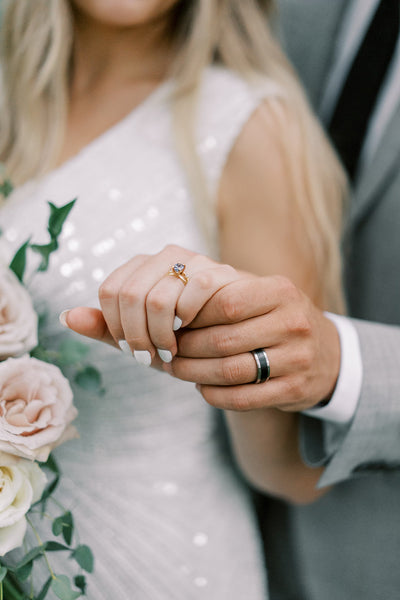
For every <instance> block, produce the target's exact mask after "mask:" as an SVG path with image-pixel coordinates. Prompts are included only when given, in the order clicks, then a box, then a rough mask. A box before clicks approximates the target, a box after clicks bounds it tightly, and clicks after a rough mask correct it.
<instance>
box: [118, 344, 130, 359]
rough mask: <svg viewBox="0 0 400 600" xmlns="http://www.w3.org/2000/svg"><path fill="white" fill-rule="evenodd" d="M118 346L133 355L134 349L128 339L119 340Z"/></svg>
mask: <svg viewBox="0 0 400 600" xmlns="http://www.w3.org/2000/svg"><path fill="white" fill-rule="evenodd" d="M118 346H119V347H120V348H121V350H122V352H124V353H125V354H129V356H132V350H131V349H130V346H129V344H128V342H127V341H126V340H119V342H118Z"/></svg>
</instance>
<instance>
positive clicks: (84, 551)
mask: <svg viewBox="0 0 400 600" xmlns="http://www.w3.org/2000/svg"><path fill="white" fill-rule="evenodd" d="M71 558H74V559H75V560H76V562H77V563H78V565H79V566H80V567H82V569H83V570H84V571H87V572H88V573H93V567H94V559H93V554H92V551H91V549H90V548H89V546H85V545H84V544H82V545H80V546H78V547H77V548H75V550H74V551H73V552H72V554H71Z"/></svg>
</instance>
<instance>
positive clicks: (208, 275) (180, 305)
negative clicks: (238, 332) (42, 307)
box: [61, 245, 240, 365]
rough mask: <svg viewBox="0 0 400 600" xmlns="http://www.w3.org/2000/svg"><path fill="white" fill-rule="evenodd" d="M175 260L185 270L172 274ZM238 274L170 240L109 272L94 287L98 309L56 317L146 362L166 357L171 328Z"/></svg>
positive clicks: (171, 346)
mask: <svg viewBox="0 0 400 600" xmlns="http://www.w3.org/2000/svg"><path fill="white" fill-rule="evenodd" d="M178 264H182V265H184V270H183V271H182V272H180V273H179V268H178V267H177V270H178V273H175V271H173V272H174V276H171V273H170V271H171V270H173V267H174V265H178ZM186 278H187V279H186ZM237 279H240V274H239V273H238V272H237V271H235V269H233V267H230V266H229V265H221V264H219V263H216V262H214V261H213V260H211V259H210V258H207V257H206V256H203V255H200V254H196V253H194V252H191V251H190V250H186V249H184V248H181V247H179V246H173V245H171V246H167V247H166V248H164V249H163V250H162V251H161V252H159V253H158V254H156V255H154V256H148V255H139V256H135V257H134V258H133V259H132V260H130V261H128V262H127V263H125V264H124V265H122V266H121V267H119V268H118V269H116V270H115V271H114V272H113V273H111V275H109V277H107V279H106V280H105V281H104V282H103V283H102V284H101V286H100V289H99V300H100V305H101V311H100V310H97V309H93V308H85V307H79V308H74V309H71V310H69V311H65V312H64V313H62V316H61V321H62V323H63V324H64V325H66V326H67V327H69V328H70V329H73V330H74V331H76V332H77V333H80V334H81V335H85V336H87V337H91V338H94V339H97V340H100V341H103V342H106V343H109V344H111V345H113V346H116V347H118V346H119V347H120V348H121V349H123V350H124V351H129V352H132V353H133V354H134V356H135V358H136V359H137V361H138V362H140V363H141V364H144V365H150V364H151V363H152V361H153V360H154V358H155V357H156V353H158V355H159V357H160V358H161V360H163V361H164V362H170V361H171V360H172V358H173V357H174V356H175V354H176V352H177V343H176V338H175V333H174V331H176V330H178V329H179V328H180V327H181V326H182V327H185V326H186V325H188V324H189V323H191V322H192V321H193V319H194V318H195V317H196V315H197V314H198V312H199V311H200V310H201V308H202V307H203V306H204V305H205V304H206V303H207V302H208V300H209V299H210V298H211V297H212V296H213V295H214V294H215V293H216V292H217V291H219V290H221V289H222V288H223V287H224V286H225V285H227V284H229V283H231V282H233V281H235V280H237Z"/></svg>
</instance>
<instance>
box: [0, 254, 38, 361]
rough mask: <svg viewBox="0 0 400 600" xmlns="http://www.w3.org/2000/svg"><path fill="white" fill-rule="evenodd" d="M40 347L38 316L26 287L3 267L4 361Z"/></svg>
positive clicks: (0, 351)
mask: <svg viewBox="0 0 400 600" xmlns="http://www.w3.org/2000/svg"><path fill="white" fill-rule="evenodd" d="M36 344H37V315H36V312H35V311H34V308H33V306H32V300H31V298H30V296H29V294H28V292H27V291H26V289H25V287H24V286H23V285H22V284H21V283H20V282H19V281H18V279H17V277H16V276H15V275H14V273H13V272H12V271H11V270H10V269H8V268H7V267H5V266H4V265H0V360H3V359H5V358H8V357H9V356H19V355H21V354H24V353H26V352H29V350H32V348H34V347H35V346H36Z"/></svg>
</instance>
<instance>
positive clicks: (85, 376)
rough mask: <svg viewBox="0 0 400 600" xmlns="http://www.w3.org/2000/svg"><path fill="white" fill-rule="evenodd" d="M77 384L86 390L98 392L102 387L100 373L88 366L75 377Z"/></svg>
mask: <svg viewBox="0 0 400 600" xmlns="http://www.w3.org/2000/svg"><path fill="white" fill-rule="evenodd" d="M75 383H77V384H78V385H79V386H80V387H81V388H83V389H84V390H89V391H91V392H98V391H100V390H101V385H102V381H101V375H100V372H99V371H98V370H97V369H95V368H94V367H92V366H87V367H85V368H84V369H82V370H81V371H78V373H77V374H76V375H75Z"/></svg>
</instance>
